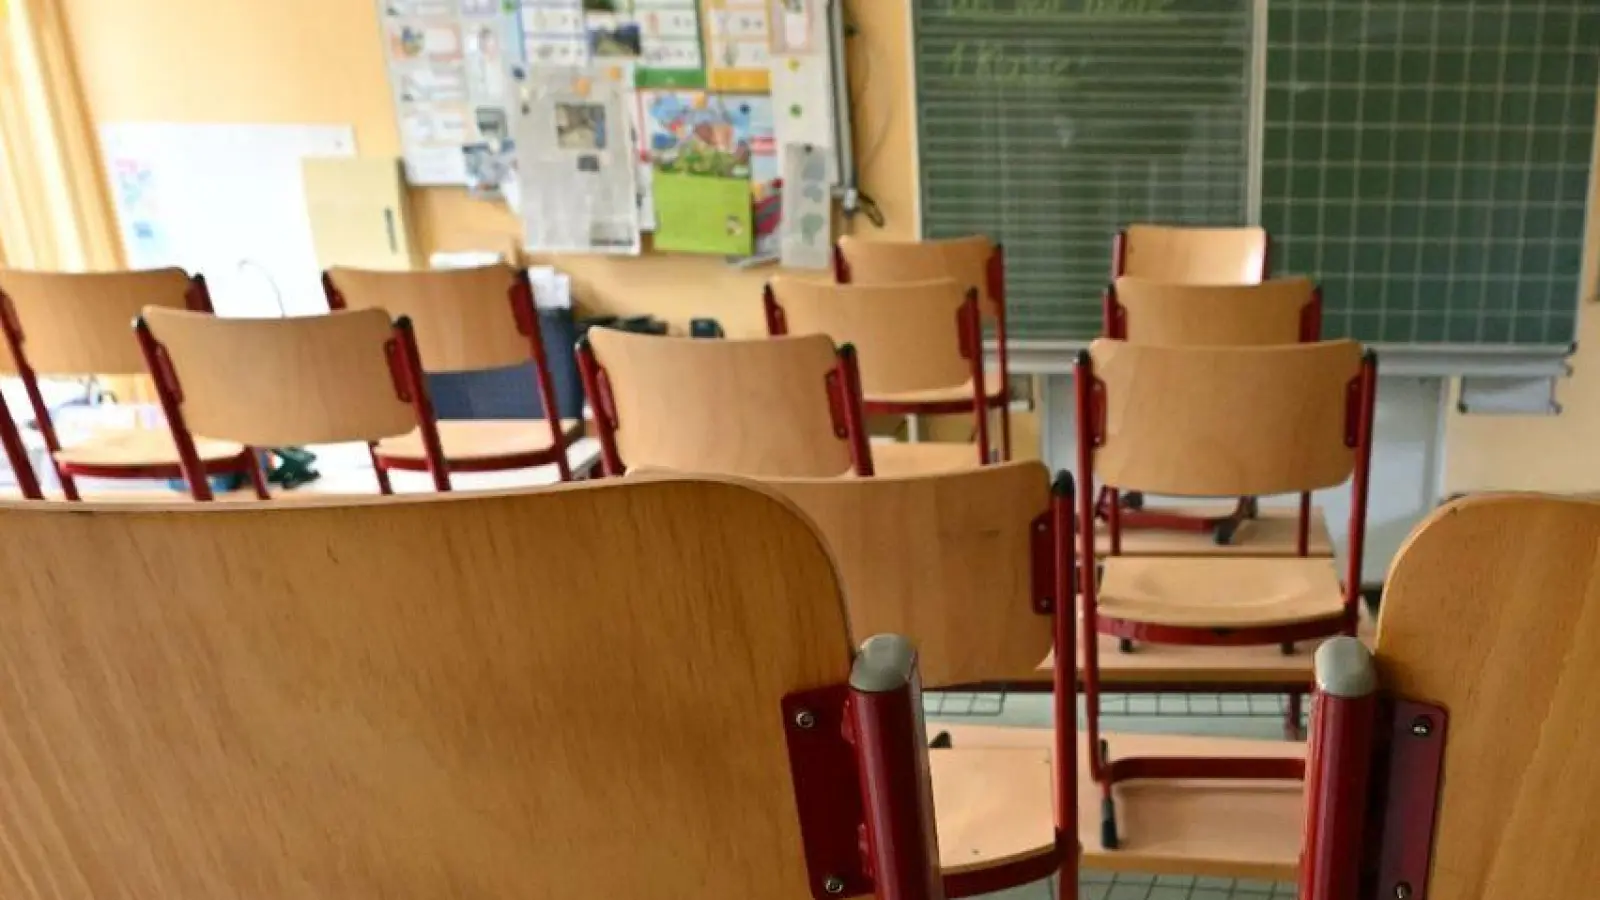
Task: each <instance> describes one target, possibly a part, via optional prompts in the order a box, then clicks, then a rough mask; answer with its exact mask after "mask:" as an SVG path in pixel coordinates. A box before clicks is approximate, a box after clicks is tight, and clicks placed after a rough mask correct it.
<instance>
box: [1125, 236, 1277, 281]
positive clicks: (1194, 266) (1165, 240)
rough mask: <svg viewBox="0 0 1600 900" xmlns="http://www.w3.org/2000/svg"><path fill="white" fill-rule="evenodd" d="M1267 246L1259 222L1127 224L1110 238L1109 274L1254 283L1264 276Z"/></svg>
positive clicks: (1267, 259)
mask: <svg viewBox="0 0 1600 900" xmlns="http://www.w3.org/2000/svg"><path fill="white" fill-rule="evenodd" d="M1271 249H1272V248H1271V241H1270V239H1269V238H1268V236H1267V232H1266V229H1264V228H1255V227H1250V228H1203V227H1194V226H1187V225H1152V224H1140V225H1129V226H1128V227H1127V228H1124V229H1122V230H1121V231H1119V232H1117V236H1116V239H1115V241H1114V242H1113V244H1112V250H1111V277H1112V278H1121V277H1122V276H1124V275H1132V276H1134V277H1137V278H1148V279H1150V280H1152V281H1170V282H1178V283H1181V284H1258V283H1260V282H1262V281H1265V280H1266V279H1267V274H1268V271H1269V268H1268V267H1269V266H1270V264H1271V263H1270V258H1271Z"/></svg>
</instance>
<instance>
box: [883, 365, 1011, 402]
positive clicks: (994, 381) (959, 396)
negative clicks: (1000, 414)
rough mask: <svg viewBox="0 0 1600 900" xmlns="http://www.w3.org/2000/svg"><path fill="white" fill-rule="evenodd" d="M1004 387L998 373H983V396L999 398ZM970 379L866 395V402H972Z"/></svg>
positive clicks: (1003, 381) (1003, 382)
mask: <svg viewBox="0 0 1600 900" xmlns="http://www.w3.org/2000/svg"><path fill="white" fill-rule="evenodd" d="M1004 387H1005V380H1004V379H1002V378H1001V377H1000V373H999V372H985V373H983V389H984V391H985V396H988V397H995V396H999V394H1000V391H1001V390H1002V389H1003V388H1004ZM972 395H973V392H972V379H971V378H968V379H967V380H966V381H963V382H961V383H960V384H957V385H952V386H950V387H944V388H930V389H928V390H924V391H891V392H889V393H886V394H868V395H867V396H866V399H867V400H875V401H878V402H881V403H960V402H962V401H968V402H970V401H971V400H972Z"/></svg>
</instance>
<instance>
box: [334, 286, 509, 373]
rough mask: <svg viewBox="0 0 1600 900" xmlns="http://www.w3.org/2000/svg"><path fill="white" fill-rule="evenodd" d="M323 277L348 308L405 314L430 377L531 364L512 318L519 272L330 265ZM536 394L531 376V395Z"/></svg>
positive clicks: (395, 314) (395, 315)
mask: <svg viewBox="0 0 1600 900" xmlns="http://www.w3.org/2000/svg"><path fill="white" fill-rule="evenodd" d="M328 277H329V278H330V279H332V281H333V284H334V286H335V287H337V288H338V289H339V292H340V293H341V294H343V295H344V299H345V305H346V307H347V308H348V309H383V310H387V311H388V313H389V315H390V317H391V318H399V317H400V316H409V317H410V318H411V324H412V327H414V328H415V329H416V332H417V348H418V349H419V350H420V351H421V352H422V367H423V368H424V369H426V370H428V371H429V372H463V371H474V370H478V369H495V368H503V367H506V366H520V365H524V364H526V363H527V362H528V361H529V360H531V359H532V346H531V345H530V344H529V342H528V338H527V336H526V335H524V334H521V333H520V332H518V331H517V322H516V318H515V316H514V315H513V313H512V309H511V301H510V299H509V297H510V291H511V287H512V285H514V284H515V283H516V280H517V270H516V269H513V268H512V267H510V266H508V265H503V264H502V265H496V266H483V267H481V268H475V269H418V270H414V271H408V272H383V271H373V270H363V269H346V268H334V269H329V270H328ZM529 302H530V303H531V302H532V299H531V298H530V299H529ZM537 390H538V385H537V384H535V383H534V381H533V379H531V378H530V379H528V392H529V393H530V394H532V393H534V392H536V391H537Z"/></svg>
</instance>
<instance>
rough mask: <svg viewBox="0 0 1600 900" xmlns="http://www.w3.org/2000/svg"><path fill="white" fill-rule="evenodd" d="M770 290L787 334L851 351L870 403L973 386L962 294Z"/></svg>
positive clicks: (925, 289) (909, 289) (853, 288)
mask: <svg viewBox="0 0 1600 900" xmlns="http://www.w3.org/2000/svg"><path fill="white" fill-rule="evenodd" d="M770 288H771V290H772V293H773V296H774V298H775V299H776V300H777V301H778V304H779V305H780V306H782V307H783V315H784V319H785V321H786V322H787V323H788V327H789V333H790V334H795V335H801V334H825V335H827V336H828V337H830V338H833V341H834V343H836V344H854V345H855V348H856V352H857V353H858V354H860V357H859V358H860V364H861V390H862V393H864V394H866V395H867V396H869V397H870V396H873V395H876V394H893V393H900V392H904V391H921V390H931V389H936V388H948V387H954V386H959V385H962V384H966V383H967V382H969V381H971V380H972V367H971V364H970V363H969V362H968V361H967V358H966V357H965V356H963V355H962V338H963V331H964V329H963V328H962V326H961V315H962V309H963V307H964V305H965V303H966V290H965V289H963V288H962V287H961V286H960V285H959V284H957V283H956V282H954V281H951V280H950V279H948V278H946V279H941V280H938V281H917V282H900V283H896V284H881V285H866V286H858V285H854V284H832V283H830V282H826V281H809V280H806V279H801V278H774V279H773V280H772V282H771V284H770Z"/></svg>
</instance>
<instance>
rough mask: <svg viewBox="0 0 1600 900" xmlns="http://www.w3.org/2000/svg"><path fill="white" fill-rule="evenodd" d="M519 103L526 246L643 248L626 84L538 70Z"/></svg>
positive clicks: (586, 73)
mask: <svg viewBox="0 0 1600 900" xmlns="http://www.w3.org/2000/svg"><path fill="white" fill-rule="evenodd" d="M523 94H524V96H523V97H522V102H521V103H519V104H517V105H516V108H515V110H514V112H515V115H516V119H517V122H516V129H515V140H516V147H517V168H518V170H519V171H518V175H519V182H520V186H521V198H522V201H521V206H522V221H523V229H524V232H523V233H524V241H525V244H526V246H527V249H529V250H531V251H534V252H569V253H622V254H637V253H638V252H639V230H640V222H639V206H640V202H639V196H638V193H639V192H638V178H637V175H638V165H639V163H638V151H637V149H635V146H634V128H633V126H632V121H631V120H632V117H633V112H632V110H631V109H630V108H629V106H630V105H629V104H628V103H627V102H626V100H625V99H624V88H623V85H622V84H620V83H618V82H617V81H614V80H612V79H611V78H609V77H607V74H606V73H605V72H604V71H602V70H598V69H596V68H593V67H591V68H586V69H578V70H570V69H569V70H554V69H542V68H535V69H534V70H533V71H531V72H530V73H529V75H528V82H527V89H526V90H525V91H524V92H523Z"/></svg>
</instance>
